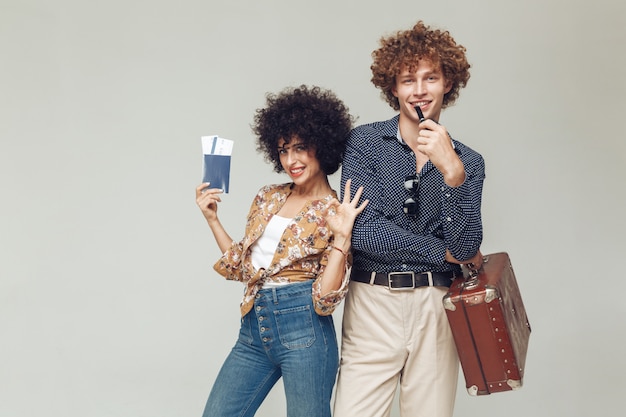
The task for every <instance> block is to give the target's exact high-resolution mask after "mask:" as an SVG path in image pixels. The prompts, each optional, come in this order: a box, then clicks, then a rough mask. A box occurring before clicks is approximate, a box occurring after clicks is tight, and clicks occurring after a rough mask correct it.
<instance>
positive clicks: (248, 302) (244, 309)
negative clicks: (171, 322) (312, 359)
mask: <svg viewBox="0 0 626 417" xmlns="http://www.w3.org/2000/svg"><path fill="white" fill-rule="evenodd" d="M292 185H293V184H292V183H287V184H280V185H267V186H265V187H263V188H261V190H260V191H259V192H258V194H257V195H256V197H255V198H254V201H253V202H252V206H251V207H250V212H249V213H248V220H247V222H246V233H245V236H244V238H243V239H242V241H241V242H239V243H237V242H233V244H232V246H231V247H230V248H229V249H228V250H227V251H226V252H225V253H224V254H223V255H222V257H221V258H220V259H219V260H218V261H217V262H216V263H215V265H214V266H213V268H214V269H215V270H216V271H217V272H218V273H220V274H221V275H223V276H224V277H226V279H230V280H235V281H241V282H244V283H245V284H246V286H247V288H246V292H245V294H244V297H243V300H242V301H241V315H242V316H245V315H246V314H247V313H248V312H249V311H250V310H251V309H252V305H253V304H254V298H255V296H256V294H257V292H258V291H259V290H260V289H261V288H262V287H263V284H264V283H266V282H278V283H283V282H301V281H306V280H308V279H312V280H315V282H314V283H313V305H314V307H315V311H316V312H317V314H319V315H322V316H325V315H329V314H332V312H333V311H334V310H335V308H336V307H337V306H338V305H339V303H340V302H341V300H343V298H344V297H345V296H346V293H347V291H348V281H349V275H348V274H344V277H343V280H342V283H341V286H340V288H339V289H338V290H336V291H331V292H330V293H328V294H324V295H323V296H322V294H321V283H322V279H323V276H324V269H325V267H326V265H327V264H328V254H329V253H330V251H331V250H332V242H333V235H332V232H331V231H330V228H328V226H327V225H326V221H325V220H324V217H323V216H322V211H323V209H324V207H325V206H326V204H327V203H328V202H329V201H330V200H332V199H333V198H336V196H337V194H336V193H335V191H333V192H332V194H330V195H328V196H326V197H325V198H324V199H320V200H312V201H308V202H307V203H306V205H305V206H304V207H303V208H302V210H301V211H300V212H299V213H298V214H297V215H296V216H295V217H294V218H293V219H291V221H290V222H289V224H288V225H287V228H286V229H285V231H284V232H283V235H282V237H281V239H280V241H279V244H278V246H277V248H276V252H275V253H274V258H273V259H272V261H271V262H270V266H269V267H268V268H267V269H263V268H261V269H260V270H256V269H255V268H254V266H253V265H252V260H251V248H252V245H253V244H254V243H255V242H256V241H257V239H258V238H259V237H260V236H261V235H262V234H263V232H264V231H265V227H266V226H267V224H268V223H269V221H270V219H271V218H272V216H273V215H274V214H276V213H278V212H279V211H280V209H281V208H282V206H283V205H284V204H285V201H287V197H288V196H289V195H290V194H291V187H292ZM351 265H352V256H348V258H347V259H346V266H345V269H346V271H347V270H348V268H349V267H350V266H351Z"/></svg>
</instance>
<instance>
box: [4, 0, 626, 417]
mask: <svg viewBox="0 0 626 417" xmlns="http://www.w3.org/2000/svg"><path fill="white" fill-rule="evenodd" d="M419 19H423V20H424V21H425V22H426V23H427V24H430V25H432V26H435V27H439V28H443V29H447V30H449V31H450V32H451V33H452V35H453V36H454V37H455V39H456V40H457V41H458V42H459V43H461V44H462V45H464V46H465V47H467V50H468V57H469V61H470V62H471V64H472V77H471V79H470V81H469V84H468V86H467V88H466V89H464V90H462V91H461V95H460V99H459V100H458V102H457V103H456V105H455V106H453V107H451V108H449V109H447V110H445V111H444V112H443V115H442V119H441V122H442V123H443V124H444V125H445V126H446V127H447V128H448V130H449V131H450V132H451V133H452V135H453V136H455V137H456V138H458V139H459V140H461V141H463V142H464V143H466V144H467V145H469V146H471V147H472V148H474V149H476V150H477V151H479V152H480V153H482V155H483V156H484V157H485V160H486V163H487V179H486V181H485V189H484V200H483V222H484V228H485V238H484V243H483V248H482V251H483V253H491V252H498V251H507V252H509V254H510V256H511V259H512V262H513V267H514V269H515V272H516V275H517V277H518V281H519V285H520V288H521V291H522V295H523V297H524V301H525V304H526V309H527V311H528V315H529V318H530V322H531V325H532V328H533V332H532V335H531V340H530V347H529V351H528V358H527V367H526V377H525V380H524V386H523V388H522V389H521V390H519V391H516V392H506V393H498V394H494V395H491V396H485V397H478V398H477V397H470V396H469V395H468V394H467V392H466V390H465V384H464V380H463V377H462V375H459V390H458V395H457V398H458V399H457V404H456V414H455V415H456V416H459V417H472V416H481V417H484V416H502V415H507V416H510V417H517V416H520V417H521V416H523V417H526V416H555V417H556V416H564V415H567V416H572V417H578V416H581V417H582V416H584V417H596V416H609V415H621V414H622V412H623V395H624V390H625V389H626V382H625V378H624V373H625V371H626V359H625V358H626V356H625V355H624V354H623V352H624V343H625V341H626V331H625V330H626V324H625V323H624V321H625V319H626V303H625V302H624V296H623V294H624V289H625V287H626V284H625V277H624V272H623V269H622V268H623V259H624V250H625V249H626V245H625V244H624V234H625V233H626V224H625V220H624V209H625V204H624V197H625V187H624V184H623V179H624V177H625V174H626V170H625V168H624V164H625V162H626V157H625V150H626V145H625V141H624V133H623V130H624V126H623V125H624V114H625V113H626V105H625V101H624V97H625V95H626V88H625V83H624V80H623V76H624V73H625V72H626V68H625V66H626V65H625V64H626V47H625V45H626V29H625V28H626V3H625V2H624V1H622V0H614V1H610V0H597V1H593V2H592V1H578V0H541V1H539V0H526V1H517V2H510V1H495V0H474V1H439V2H430V1H429V2H427V1H415V0H414V1H384V2H383V1H380V2H373V1H370V0H359V1H356V0H354V1H341V0H332V1H329V0H319V1H314V2H312V1H307V2H302V1H294V0H273V1H216V0H208V1H207V0H203V1H201V0H196V1H188V0H180V1H163V0H151V1H148V0H145V1H142V0H112V1H106V2H94V1H78V0H58V1H54V2H50V1H43V0H19V1H18V0H1V1H0V48H1V49H0V52H1V54H0V97H1V98H0V106H1V107H0V138H1V148H0V196H1V197H0V198H1V199H2V200H1V202H2V203H1V205H0V214H1V215H0V416H2V417H31V416H40V415H45V416H50V417H85V416H88V417H109V416H116V417H117V416H119V417H180V416H200V415H201V413H202V410H203V407H204V403H205V400H206V397H207V395H208V393H209V390H210V388H211V385H212V382H213V380H214V378H215V376H216V374H217V372H218V370H219V367H220V366H221V364H222V362H223V360H224V358H225V357H226V355H227V353H228V351H229V350H230V348H231V346H232V345H233V343H234V341H235V338H236V335H237V331H238V324H239V308H238V303H239V300H240V296H241V293H242V286H241V284H239V283H234V282H227V281H225V280H224V279H223V278H222V277H220V276H218V275H217V274H216V273H215V272H214V271H213V269H212V265H213V263H214V262H215V260H216V259H217V258H218V257H219V255H220V253H219V252H218V250H217V246H216V244H215V243H214V241H213V237H212V235H211V233H210V231H209V228H208V227H207V226H206V224H205V221H204V219H203V217H202V215H201V213H200V211H199V210H198V208H197V207H196V205H195V196H194V188H195V187H196V185H197V184H198V183H199V182H200V175H201V160H202V158H201V147H200V137H201V136H203V135H209V134H219V135H221V136H223V137H225V138H228V139H232V140H234V141H235V147H234V152H233V160H232V179H231V192H230V194H228V195H225V196H224V198H223V203H222V204H221V206H220V211H219V212H220V213H221V218H222V221H223V223H224V225H225V227H226V228H227V230H228V231H229V232H230V233H231V235H233V237H234V238H236V239H240V238H241V236H242V234H243V230H244V223H245V215H246V213H247V211H248V208H249V204H250V202H251V200H252V197H253V195H254V194H255V192H256V191H257V190H258V189H259V187H261V186H262V185H264V184H267V183H275V182H284V181H287V180H288V178H287V177H286V176H285V175H278V174H275V173H273V172H272V170H271V167H270V166H269V165H268V164H267V163H266V162H264V161H263V159H262V158H261V156H260V155H258V154H257V153H256V151H255V138H254V137H253V135H252V133H251V130H250V123H251V122H252V117H253V114H254V111H255V109H257V108H258V107H261V106H263V105H264V103H265V93H267V92H276V91H279V90H281V89H282V88H283V87H286V86H295V85H299V84H303V83H304V84H314V85H319V86H321V87H325V88H330V89H333V90H334V91H335V92H336V93H337V95H338V96H339V97H340V98H341V99H342V100H344V101H345V103H346V104H347V105H348V107H349V108H350V110H351V112H352V114H353V115H354V116H356V117H358V121H357V123H366V122H371V121H375V120H383V119H387V118H389V117H391V116H392V115H393V114H394V112H393V111H392V110H391V108H390V107H389V106H388V105H387V104H385V102H384V101H383V100H382V99H381V98H380V96H379V92H378V90H376V89H375V88H374V87H373V85H372V84H371V83H370V77H371V73H370V69H369V66H370V64H371V56H370V54H371V52H372V50H374V49H376V48H377V47H378V40H379V38H380V37H381V36H383V35H390V34H392V33H394V32H395V31H397V30H401V29H408V28H410V27H412V25H413V24H414V23H415V22H417V20H419ZM331 180H332V182H333V184H334V186H335V187H337V184H338V181H339V175H338V174H336V175H334V176H333V177H332V178H331ZM341 313H342V310H341V308H340V309H339V310H338V311H337V312H336V313H335V319H336V324H337V328H339V327H340V325H341ZM372 336H373V337H375V336H376V335H372ZM284 410H285V407H284V395H283V392H282V383H279V384H277V386H276V388H275V390H274V391H272V393H271V395H270V397H269V398H268V399H267V401H266V402H265V404H264V405H263V406H262V408H261V410H260V411H259V413H258V414H257V415H258V416H271V417H275V416H280V415H284V414H285V411H284ZM393 415H394V416H398V415H399V414H398V412H397V406H394V414H393Z"/></svg>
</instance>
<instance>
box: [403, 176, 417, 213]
mask: <svg viewBox="0 0 626 417" xmlns="http://www.w3.org/2000/svg"><path fill="white" fill-rule="evenodd" d="M419 185H420V177H419V175H407V176H406V177H405V178H404V188H405V189H406V190H407V191H408V192H409V193H410V194H411V195H410V196H409V197H408V198H407V199H406V200H404V204H403V205H402V210H404V213H405V214H406V215H408V216H410V217H416V216H417V191H418V190H419Z"/></svg>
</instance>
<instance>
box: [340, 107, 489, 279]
mask: <svg viewBox="0 0 626 417" xmlns="http://www.w3.org/2000/svg"><path fill="white" fill-rule="evenodd" d="M398 120H399V116H395V117H394V118H392V119H390V120H387V121H384V122H375V123H370V124H366V125H362V126H359V127H357V128H355V129H353V130H352V132H351V134H350V138H349V140H348V146H347V149H346V153H345V157H344V160H343V167H342V172H341V194H342V195H343V193H344V191H345V184H346V180H347V179H348V178H351V179H352V186H351V190H352V194H354V192H355V191H356V190H357V189H358V187H359V186H363V188H364V190H363V197H361V201H363V200H364V199H368V200H369V203H368V205H367V207H366V208H365V210H364V211H363V212H362V213H361V214H359V215H358V216H357V218H356V221H355V224H354V229H353V231H352V249H353V256H354V263H353V268H354V269H359V270H364V271H376V272H392V271H416V272H424V271H433V272H443V271H450V270H454V271H457V272H458V271H460V267H459V266H458V265H455V264H450V263H448V262H446V261H445V253H446V249H449V250H450V252H451V253H452V256H454V257H455V258H456V259H459V260H464V259H469V258H471V257H472V256H474V255H475V254H476V252H477V251H478V249H479V248H480V244H481V241H482V236H483V231H482V221H481V215H480V206H481V199H482V188H483V182H484V179H485V163H484V160H483V158H482V156H481V155H480V154H478V153H477V152H476V151H474V150H472V149H470V148H469V147H467V146H465V145H463V144H462V143H460V142H458V141H456V140H454V139H452V144H453V146H454V148H455V151H456V153H457V155H458V156H459V157H460V159H461V161H462V162H463V165H464V166H465V174H466V178H465V181H464V183H463V184H461V185H460V186H458V187H450V186H448V185H446V184H445V183H444V181H443V175H442V174H441V172H439V170H438V169H437V168H436V167H435V166H434V165H433V164H432V163H431V162H430V161H428V162H427V163H426V164H425V165H424V166H423V167H422V169H421V171H420V172H419V176H420V183H419V189H418V192H417V196H418V213H417V216H416V217H410V216H408V215H407V214H405V213H404V210H403V203H404V201H405V200H406V199H407V197H409V196H410V195H411V193H410V192H409V191H408V190H406V189H405V187H404V179H405V177H406V176H408V175H414V174H417V173H416V162H415V154H414V153H413V151H412V150H411V148H409V147H408V146H407V145H406V144H405V143H404V142H403V141H402V140H401V139H399V137H398V136H399V133H398V132H399V130H398Z"/></svg>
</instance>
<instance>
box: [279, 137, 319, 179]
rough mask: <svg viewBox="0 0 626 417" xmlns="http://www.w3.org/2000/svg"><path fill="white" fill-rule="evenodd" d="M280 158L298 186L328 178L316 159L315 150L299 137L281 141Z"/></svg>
mask: <svg viewBox="0 0 626 417" xmlns="http://www.w3.org/2000/svg"><path fill="white" fill-rule="evenodd" d="M278 156H279V158H280V163H281V165H282V166H283V169H284V170H285V172H286V173H287V175H289V177H290V178H291V180H292V181H293V182H294V183H295V184H297V185H305V184H307V183H308V182H310V181H318V180H319V179H320V178H325V177H326V174H324V172H323V171H322V169H321V167H320V163H319V161H318V160H317V158H316V157H315V149H314V148H312V147H310V146H308V145H306V144H305V143H304V142H302V140H300V139H299V138H298V137H293V138H292V139H291V140H290V141H289V142H286V141H285V140H284V139H280V140H279V141H278Z"/></svg>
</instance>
